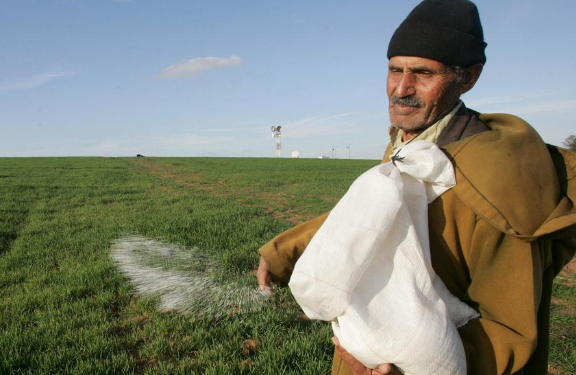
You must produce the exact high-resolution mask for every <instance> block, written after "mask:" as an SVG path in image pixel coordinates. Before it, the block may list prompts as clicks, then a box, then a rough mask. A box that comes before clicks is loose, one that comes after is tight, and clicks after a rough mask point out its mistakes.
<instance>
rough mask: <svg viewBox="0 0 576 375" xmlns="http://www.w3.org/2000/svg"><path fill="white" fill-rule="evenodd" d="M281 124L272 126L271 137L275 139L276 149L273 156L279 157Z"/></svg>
mask: <svg viewBox="0 0 576 375" xmlns="http://www.w3.org/2000/svg"><path fill="white" fill-rule="evenodd" d="M281 128H282V127H281V126H273V127H272V138H274V139H276V151H274V157H275V158H280V157H282V140H281V139H280V137H282V133H281V132H280V129H281Z"/></svg>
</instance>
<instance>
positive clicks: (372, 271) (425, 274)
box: [289, 141, 478, 375]
mask: <svg viewBox="0 0 576 375" xmlns="http://www.w3.org/2000/svg"><path fill="white" fill-rule="evenodd" d="M398 154H399V155H398ZM394 159H395V161H394V162H389V163H385V164H381V165H378V166H376V167H374V168H372V169H370V170H369V171H367V172H366V173H364V174H362V175H361V176H360V177H359V178H358V179H357V180H356V181H354V183H353V184H352V186H350V189H349V190H348V192H347V193H346V194H345V195H344V197H342V199H341V200H340V202H339V203H338V204H337V205H336V206H335V207H334V209H333V210H332V211H331V212H330V214H329V215H328V218H327V219H326V221H325V222H324V224H323V225H322V227H320V229H319V230H318V232H317V233H316V235H315V236H314V238H313V239H312V240H311V242H310V244H309V245H308V247H307V248H306V251H305V252H304V254H303V255H302V256H301V257H300V259H299V260H298V262H297V263H296V266H295V268H294V272H293V274H292V277H291V279H290V283H289V286H290V289H291V290H292V293H293V294H294V297H295V298H296V300H297V301H298V303H299V304H300V306H301V307H302V309H303V310H304V312H305V313H306V315H308V317H310V318H311V319H322V320H328V321H330V320H332V321H333V324H332V328H333V330H334V333H335V335H336V336H337V337H338V339H339V341H340V344H341V345H342V347H343V348H344V349H346V350H347V351H348V352H349V353H350V354H352V355H353V356H354V357H356V358H357V359H358V360H360V361H361V362H362V363H364V364H365V365H366V366H367V367H370V368H374V367H376V366H377V365H379V364H382V363H393V364H395V365H396V366H397V367H399V368H400V369H401V370H402V371H404V372H405V373H406V374H411V375H464V374H466V358H465V354H464V348H463V345H462V342H461V340H460V337H459V335H458V331H457V329H456V327H459V326H461V325H464V324H466V323H467V322H468V320H469V319H471V318H474V317H477V316H478V314H477V313H476V311H474V310H473V309H472V308H470V307H469V306H468V305H466V304H464V303H463V302H461V301H460V300H458V299H457V298H456V297H454V296H453V295H452V294H450V292H449V291H448V289H447V288H446V286H445V285H444V283H443V282H442V281H441V280H440V278H439V277H438V276H437V275H436V273H435V272H434V270H433V269H432V263H431V258H430V247H429V241H428V204H429V203H431V202H432V201H434V199H436V198H437V197H438V196H440V195H441V194H442V193H444V192H445V191H447V190H448V189H450V188H451V187H452V186H454V185H455V177H454V170H453V167H452V164H451V163H450V161H449V160H448V158H447V157H446V155H445V154H444V153H443V152H442V151H441V150H440V149H439V148H438V147H437V146H436V145H435V144H433V143H431V142H426V141H415V142H412V143H410V144H407V145H406V146H404V147H403V149H401V150H400V151H399V152H398V153H397V155H396V157H395V158H394Z"/></svg>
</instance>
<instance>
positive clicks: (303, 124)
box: [282, 113, 358, 138]
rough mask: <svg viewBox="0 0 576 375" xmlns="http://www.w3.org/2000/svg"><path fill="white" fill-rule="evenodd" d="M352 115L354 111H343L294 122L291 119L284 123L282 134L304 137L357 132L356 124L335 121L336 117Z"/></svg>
mask: <svg viewBox="0 0 576 375" xmlns="http://www.w3.org/2000/svg"><path fill="white" fill-rule="evenodd" d="M350 115H352V113H341V114H337V115H330V116H314V117H307V118H304V119H301V120H297V121H294V122H291V121H289V122H287V123H285V124H284V125H282V130H283V132H282V135H283V136H285V137H289V138H303V137H310V136H321V135H322V136H327V135H334V134H351V133H356V132H357V131H358V129H357V127H356V126H355V125H353V124H350V123H345V122H341V121H335V120H336V119H340V118H342V117H347V116H350Z"/></svg>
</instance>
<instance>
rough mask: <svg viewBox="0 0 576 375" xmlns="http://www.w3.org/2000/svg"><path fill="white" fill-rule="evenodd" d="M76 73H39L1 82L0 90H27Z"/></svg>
mask: <svg viewBox="0 0 576 375" xmlns="http://www.w3.org/2000/svg"><path fill="white" fill-rule="evenodd" d="M72 75H74V73H69V72H53V73H42V74H37V75H35V76H32V77H28V78H24V79H22V80H19V81H14V82H7V83H0V90H27V89H33V88H36V87H40V86H43V85H45V84H47V83H48V82H50V81H53V80H55V79H58V78H62V77H69V76H72Z"/></svg>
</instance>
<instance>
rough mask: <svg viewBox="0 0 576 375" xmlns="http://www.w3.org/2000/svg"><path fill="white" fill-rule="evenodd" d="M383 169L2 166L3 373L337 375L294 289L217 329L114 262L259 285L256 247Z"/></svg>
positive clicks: (124, 162)
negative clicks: (202, 272) (173, 248)
mask: <svg viewBox="0 0 576 375" xmlns="http://www.w3.org/2000/svg"><path fill="white" fill-rule="evenodd" d="M377 163H378V161H375V160H316V159H249V158H246V159H242V158H0V374H326V373H329V370H330V362H331V357H332V351H333V347H332V344H331V342H330V337H331V330H330V326H329V324H327V323H324V322H313V321H310V320H307V319H306V318H305V317H304V316H303V314H302V312H301V310H300V309H299V307H298V306H297V304H296V303H295V302H294V300H293V298H292V297H291V296H290V293H289V292H288V290H287V289H280V290H278V291H277V292H276V293H275V294H274V296H272V297H271V298H270V299H269V300H268V301H267V303H266V304H265V306H264V307H263V308H262V310H260V311H259V312H257V313H246V314H244V313H231V314H229V315H227V316H224V317H223V318H220V319H218V320H212V319H209V318H206V317H205V316H203V317H198V316H195V315H194V314H182V313H179V312H177V311H170V310H168V311H167V310H161V309H158V308H157V302H158V301H157V300H156V299H155V297H144V296H140V295H137V294H136V293H135V289H134V286H133V285H132V284H131V283H130V281H129V280H128V279H127V278H126V277H125V276H124V275H123V274H122V273H121V272H120V271H119V270H118V267H117V266H116V264H115V263H114V261H113V260H112V258H111V256H110V249H111V246H112V244H113V242H114V241H115V240H116V239H118V238H120V237H122V236H125V235H140V236H145V237H148V238H153V239H156V240H158V241H162V242H164V243H169V244H175V245H178V246H180V247H181V248H183V249H192V248H198V249H201V251H202V252H204V253H206V254H207V255H208V256H210V257H211V258H213V259H214V260H215V262H216V264H217V265H218V267H217V268H218V273H219V276H218V277H219V278H220V279H221V280H222V281H223V282H227V281H231V280H243V281H244V282H245V283H247V284H250V283H251V285H253V286H254V287H256V280H255V277H254V274H253V272H254V270H255V269H256V267H257V264H258V254H257V252H256V251H257V249H258V248H259V247H260V246H262V245H263V244H265V243H266V242H267V241H269V240H270V239H271V238H272V237H274V236H275V235H276V234H278V233H280V232H282V231H283V230H286V229H288V228H290V227H292V226H294V225H295V224H298V223H301V222H303V221H305V220H307V219H310V218H313V217H315V216H316V215H319V214H321V213H323V212H326V211H328V210H330V209H331V208H332V207H333V206H334V205H335V204H336V202H337V201H338V199H339V198H340V197H341V196H342V195H343V194H344V193H345V191H346V190H347V188H348V186H349V185H350V183H351V182H352V181H353V180H354V179H355V178H356V177H358V176H359V175H360V174H361V173H362V172H364V171H366V170H367V169H369V168H370V167H372V166H374V165H376V164H377ZM573 265H574V262H572V268H571V269H568V270H565V271H564V272H563V273H562V274H561V275H560V277H559V278H558V279H557V280H556V284H555V290H554V298H553V308H552V319H551V320H552V344H551V346H552V351H551V373H554V374H576V328H574V327H576V271H575V270H574V267H573Z"/></svg>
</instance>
